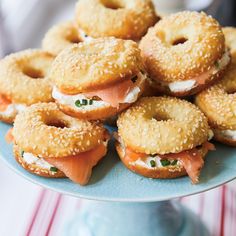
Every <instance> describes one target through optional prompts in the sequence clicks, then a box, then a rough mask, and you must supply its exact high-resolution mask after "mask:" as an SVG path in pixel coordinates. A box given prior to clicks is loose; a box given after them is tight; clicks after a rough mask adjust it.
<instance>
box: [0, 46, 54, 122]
mask: <svg viewBox="0 0 236 236" xmlns="http://www.w3.org/2000/svg"><path fill="white" fill-rule="evenodd" d="M53 60H54V57H53V56H52V55H51V54H49V53H48V52H46V51H42V50H39V49H28V50H25V51H22V52H17V53H14V54H11V55H9V56H6V57H5V58H4V59H2V60H1V61H0V120H2V121H5V122H8V123H12V122H13V121H14V119H15V116H16V114H17V113H18V112H19V111H22V110H24V109H25V107H27V106H29V105H31V104H34V103H38V102H52V101H53V98H52V87H51V84H50V82H49V80H48V77H47V75H48V72H49V69H50V67H51V64H52V61H53Z"/></svg>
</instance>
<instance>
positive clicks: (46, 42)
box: [42, 21, 80, 56]
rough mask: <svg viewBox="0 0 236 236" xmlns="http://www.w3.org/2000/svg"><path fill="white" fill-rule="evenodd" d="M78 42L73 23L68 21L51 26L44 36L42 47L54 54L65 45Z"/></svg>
mask: <svg viewBox="0 0 236 236" xmlns="http://www.w3.org/2000/svg"><path fill="white" fill-rule="evenodd" d="M79 42H80V40H79V37H78V31H77V29H76V27H75V25H74V23H73V22H71V21H68V22H63V23H60V24H58V25H55V26H53V27H52V28H51V29H50V30H49V31H48V32H47V33H46V35H45V36H44V39H43V41H42V47H43V49H44V50H46V51H48V52H50V53H51V54H52V55H55V56H56V55H58V54H59V53H60V52H61V51H62V50H63V49H65V48H66V47H68V46H70V45H72V44H74V43H79Z"/></svg>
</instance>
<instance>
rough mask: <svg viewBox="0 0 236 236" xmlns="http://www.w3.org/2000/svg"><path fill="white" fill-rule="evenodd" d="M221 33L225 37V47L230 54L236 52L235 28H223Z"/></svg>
mask: <svg viewBox="0 0 236 236" xmlns="http://www.w3.org/2000/svg"><path fill="white" fill-rule="evenodd" d="M222 30H223V33H224V35H225V43H226V46H227V47H228V48H229V49H230V51H231V53H235V52H236V28H234V27H223V28H222Z"/></svg>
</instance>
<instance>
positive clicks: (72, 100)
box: [52, 73, 146, 111]
mask: <svg viewBox="0 0 236 236" xmlns="http://www.w3.org/2000/svg"><path fill="white" fill-rule="evenodd" d="M137 76H138V78H139V79H141V80H144V79H145V78H146V77H145V75H143V74H142V73H139V74H138V75H137ZM140 91H141V89H140V88H139V87H138V86H135V87H134V88H132V89H131V90H130V91H129V93H128V94H127V95H126V97H125V99H124V101H123V103H133V102H135V101H136V100H137V99H138V96H139V93H140ZM52 97H53V98H54V99H56V100H57V101H58V102H59V103H60V104H63V105H67V106H70V107H72V108H73V109H79V110H83V111H91V110H94V109H98V108H103V107H109V106H110V104H109V103H108V102H104V101H102V100H93V102H92V104H87V105H86V106H80V107H77V106H76V101H78V100H80V101H82V100H83V99H85V100H88V99H89V98H88V97H86V96H85V95H84V94H82V93H81V94H76V95H67V94H64V93H62V92H60V91H59V90H58V89H57V88H56V87H54V88H53V91H52Z"/></svg>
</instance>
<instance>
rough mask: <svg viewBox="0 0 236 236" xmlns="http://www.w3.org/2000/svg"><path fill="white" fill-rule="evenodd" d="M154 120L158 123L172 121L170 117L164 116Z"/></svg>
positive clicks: (155, 117) (156, 117) (154, 117)
mask: <svg viewBox="0 0 236 236" xmlns="http://www.w3.org/2000/svg"><path fill="white" fill-rule="evenodd" d="M153 119H155V120H156V121H168V120H171V119H170V118H169V117H167V116H164V115H158V116H153Z"/></svg>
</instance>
